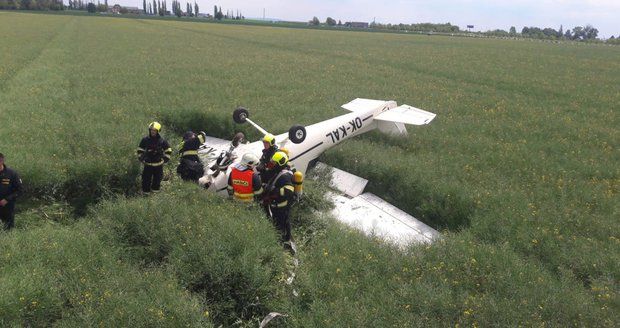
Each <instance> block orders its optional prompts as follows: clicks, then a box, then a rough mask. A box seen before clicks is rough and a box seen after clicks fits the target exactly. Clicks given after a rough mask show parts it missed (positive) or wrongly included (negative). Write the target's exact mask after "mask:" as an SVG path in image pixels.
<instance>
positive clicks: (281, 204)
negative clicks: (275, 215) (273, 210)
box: [276, 200, 288, 208]
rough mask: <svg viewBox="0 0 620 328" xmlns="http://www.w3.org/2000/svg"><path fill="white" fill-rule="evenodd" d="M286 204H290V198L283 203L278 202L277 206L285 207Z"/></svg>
mask: <svg viewBox="0 0 620 328" xmlns="http://www.w3.org/2000/svg"><path fill="white" fill-rule="evenodd" d="M286 205H288V200H285V201H283V202H281V203H278V204H277V205H276V207H278V208H282V207H284V206H286Z"/></svg>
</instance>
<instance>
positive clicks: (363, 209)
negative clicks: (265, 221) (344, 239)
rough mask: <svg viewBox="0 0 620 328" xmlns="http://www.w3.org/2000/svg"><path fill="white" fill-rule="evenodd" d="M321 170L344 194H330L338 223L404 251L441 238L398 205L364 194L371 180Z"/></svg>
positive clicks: (326, 167) (321, 166)
mask: <svg viewBox="0 0 620 328" xmlns="http://www.w3.org/2000/svg"><path fill="white" fill-rule="evenodd" d="M317 168H319V169H320V170H321V172H324V171H325V170H326V169H327V170H331V172H332V176H331V185H332V187H333V188H334V189H336V190H338V191H339V192H340V193H336V192H330V193H328V194H327V197H328V198H329V199H331V200H332V201H333V203H334V210H333V211H332V215H333V216H334V217H335V218H336V219H337V220H338V221H340V222H343V223H345V224H347V225H348V226H351V227H353V228H356V229H358V230H361V231H362V232H363V233H365V234H366V235H370V236H376V237H380V238H382V239H384V240H386V241H387V242H391V243H393V244H395V245H397V246H399V247H401V248H405V247H406V246H407V245H409V244H412V243H413V244H418V243H432V242H433V241H435V240H436V239H438V238H439V237H440V235H439V232H437V231H436V230H435V229H433V228H431V227H429V226H428V225H426V224H424V223H422V222H421V221H419V220H418V219H416V218H414V217H413V216H411V215H409V214H407V213H406V212H404V211H402V210H400V209H398V208H397V207H395V206H394V205H392V204H390V203H388V202H386V201H384V200H383V199H381V198H379V197H377V196H376V195H374V194H372V193H369V192H366V193H364V192H363V191H364V188H365V186H366V183H367V182H368V180H366V179H363V178H360V177H358V176H355V175H353V174H351V173H348V172H345V171H342V170H339V169H336V168H333V167H330V166H328V165H326V164H324V163H320V162H319V163H317Z"/></svg>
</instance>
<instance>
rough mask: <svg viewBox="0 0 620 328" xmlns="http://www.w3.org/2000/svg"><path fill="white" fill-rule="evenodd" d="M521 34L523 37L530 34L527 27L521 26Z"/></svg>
mask: <svg viewBox="0 0 620 328" xmlns="http://www.w3.org/2000/svg"><path fill="white" fill-rule="evenodd" d="M521 34H522V35H523V36H527V35H529V34H530V29H529V28H528V27H527V26H523V29H522V30H521Z"/></svg>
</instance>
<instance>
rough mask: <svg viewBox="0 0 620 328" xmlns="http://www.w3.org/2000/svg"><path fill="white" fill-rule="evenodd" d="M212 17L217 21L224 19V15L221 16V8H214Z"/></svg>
mask: <svg viewBox="0 0 620 328" xmlns="http://www.w3.org/2000/svg"><path fill="white" fill-rule="evenodd" d="M213 17H214V18H215V19H217V20H222V18H224V15H223V14H222V7H220V8H219V9H218V8H217V6H216V7H215V15H213Z"/></svg>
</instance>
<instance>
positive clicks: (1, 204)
mask: <svg viewBox="0 0 620 328" xmlns="http://www.w3.org/2000/svg"><path fill="white" fill-rule="evenodd" d="M21 187H22V180H21V179H20V178H19V175H18V174H17V172H15V171H14V170H12V169H10V168H9V167H7V166H6V165H5V164H4V155H3V154H2V153H0V220H1V221H2V223H3V228H4V230H7V231H8V230H11V229H12V228H13V226H14V225H15V200H16V199H17V196H19V192H20V191H21Z"/></svg>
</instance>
